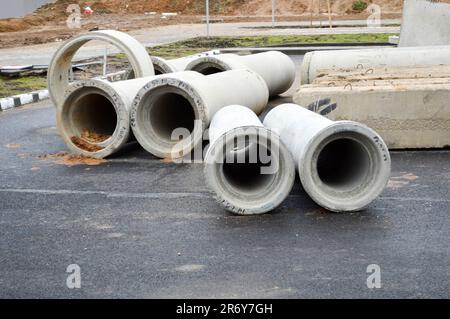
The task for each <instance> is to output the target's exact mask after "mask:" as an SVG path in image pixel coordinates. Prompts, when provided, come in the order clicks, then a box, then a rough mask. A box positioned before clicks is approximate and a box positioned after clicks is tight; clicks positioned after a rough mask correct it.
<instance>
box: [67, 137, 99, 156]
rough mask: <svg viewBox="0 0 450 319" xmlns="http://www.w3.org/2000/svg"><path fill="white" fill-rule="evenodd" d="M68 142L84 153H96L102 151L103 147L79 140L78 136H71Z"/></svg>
mask: <svg viewBox="0 0 450 319" xmlns="http://www.w3.org/2000/svg"><path fill="white" fill-rule="evenodd" d="M70 140H71V141H72V143H73V144H75V145H76V146H77V147H78V148H80V149H82V150H85V151H88V152H98V151H101V150H102V149H103V147H101V146H99V145H96V144H91V143H89V142H88V141H86V140H84V139H83V138H80V137H78V136H72V137H71V138H70Z"/></svg>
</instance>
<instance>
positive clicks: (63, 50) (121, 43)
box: [48, 30, 155, 108]
mask: <svg viewBox="0 0 450 319" xmlns="http://www.w3.org/2000/svg"><path fill="white" fill-rule="evenodd" d="M92 40H96V41H103V42H106V43H108V44H112V45H114V46H116V47H117V48H118V49H120V50H121V51H122V52H123V53H125V55H126V56H127V58H128V60H129V62H130V64H131V67H132V69H133V74H134V75H135V77H137V78H141V77H146V76H152V75H154V74H155V71H154V69H153V64H152V60H151V58H150V56H149V54H148V53H147V50H146V49H145V47H144V46H143V45H142V44H141V43H139V42H138V41H137V40H136V39H134V38H133V37H131V36H129V35H128V34H126V33H123V32H120V31H115V30H101V31H94V32H88V33H84V34H81V35H78V36H76V37H74V38H71V39H69V40H67V41H66V42H64V44H63V45H61V47H60V48H59V49H58V50H57V51H56V53H55V54H54V56H53V58H52V61H51V62H50V65H49V69H48V90H49V95H50V98H51V100H52V102H53V104H54V105H55V106H56V107H57V108H59V107H60V106H61V105H62V104H63V102H64V96H65V93H64V92H65V90H66V88H67V87H68V85H69V71H70V68H71V67H72V59H73V57H74V56H75V54H76V53H77V51H78V50H79V49H80V48H81V47H82V46H83V45H84V44H86V43H87V42H89V41H92Z"/></svg>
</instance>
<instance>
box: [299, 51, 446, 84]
mask: <svg viewBox="0 0 450 319" xmlns="http://www.w3.org/2000/svg"><path fill="white" fill-rule="evenodd" d="M439 64H450V46H448V45H446V46H424V47H405V48H381V49H364V50H336V51H314V52H309V53H307V54H306V55H305V57H304V58H303V62H302V66H301V83H302V84H309V83H312V82H313V81H314V79H315V78H316V77H317V75H318V74H319V72H320V71H321V70H332V69H356V68H358V67H360V68H365V69H366V68H375V67H384V66H393V67H403V66H404V67H417V66H427V65H439Z"/></svg>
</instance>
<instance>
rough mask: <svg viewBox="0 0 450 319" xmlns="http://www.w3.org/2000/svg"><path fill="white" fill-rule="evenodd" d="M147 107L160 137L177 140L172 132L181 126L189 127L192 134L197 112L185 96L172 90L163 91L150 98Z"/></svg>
mask: <svg viewBox="0 0 450 319" xmlns="http://www.w3.org/2000/svg"><path fill="white" fill-rule="evenodd" d="M147 107H148V118H149V119H150V123H151V126H152V129H153V131H154V133H155V134H156V135H157V136H158V137H159V138H160V139H162V140H165V141H166V142H169V143H170V142H176V141H177V140H176V139H175V140H174V139H173V138H172V137H173V136H172V134H173V133H174V131H175V130H176V129H179V128H184V129H187V130H188V131H189V132H190V134H192V132H193V130H194V125H195V112H194V109H193V107H192V105H191V103H190V102H189V101H188V100H187V99H186V98H185V97H184V96H182V95H180V94H177V93H172V92H169V93H167V92H166V93H163V92H161V93H159V94H155V95H154V96H153V98H151V99H150V100H149V102H148V105H147ZM174 137H175V136H174ZM180 137H181V136H180ZM184 138H186V136H184ZM179 140H181V138H179Z"/></svg>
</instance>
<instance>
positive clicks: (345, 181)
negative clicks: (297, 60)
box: [48, 31, 390, 215]
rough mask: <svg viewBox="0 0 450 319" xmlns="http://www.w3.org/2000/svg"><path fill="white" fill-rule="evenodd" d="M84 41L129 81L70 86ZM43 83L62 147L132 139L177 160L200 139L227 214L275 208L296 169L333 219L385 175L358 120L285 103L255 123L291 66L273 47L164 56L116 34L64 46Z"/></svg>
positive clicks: (379, 144) (372, 193) (381, 156)
mask: <svg viewBox="0 0 450 319" xmlns="http://www.w3.org/2000/svg"><path fill="white" fill-rule="evenodd" d="M90 40H102V41H106V42H108V43H112V44H114V45H116V46H117V47H118V48H119V49H121V50H122V51H123V52H125V54H126V55H127V57H128V58H129V60H130V62H131V66H132V68H133V73H134V76H135V78H134V79H130V80H126V81H119V82H113V83H110V82H108V81H105V80H101V79H89V80H83V81H75V82H73V83H69V80H68V73H69V72H68V71H69V68H70V67H71V66H70V65H71V60H72V58H73V56H74V55H75V53H76V52H77V50H78V49H79V48H80V47H81V46H82V45H83V44H85V43H86V42H88V41H90ZM162 62H164V63H165V64H166V67H165V69H164V68H162V67H161V65H162ZM157 65H159V66H157ZM158 68H160V69H159V71H157V73H158V74H155V70H158ZM182 68H184V69H185V71H182V70H181V69H182ZM161 70H162V71H161ZM172 71H175V72H174V73H170V72H172ZM48 77H49V80H48V82H49V91H50V96H51V98H52V100H53V102H54V104H55V106H56V108H57V126H58V129H59V132H60V134H61V136H62V138H63V140H64V142H65V143H66V144H67V146H68V147H69V149H70V150H71V151H73V152H75V153H77V154H82V155H84V156H89V157H95V158H104V157H107V156H109V155H111V154H113V153H115V152H116V151H118V150H119V149H121V148H122V147H123V146H124V145H125V144H126V143H127V142H128V141H129V140H130V139H131V138H133V137H134V138H135V139H136V140H137V142H139V144H140V145H141V146H142V147H143V148H144V149H145V150H147V151H148V152H150V153H151V154H153V155H155V156H157V157H160V158H171V159H176V158H181V157H184V156H186V155H189V154H190V153H192V151H193V150H195V149H196V148H197V147H202V142H203V140H204V139H209V141H210V144H209V147H208V149H207V152H206V154H205V164H204V165H205V170H204V171H205V177H206V181H207V184H208V185H209V186H210V187H211V189H212V191H213V192H214V193H215V194H216V197H217V199H218V201H219V202H220V203H221V204H222V205H223V206H224V207H225V208H226V209H227V210H229V211H231V212H233V213H236V214H241V215H249V214H250V215H252V214H262V213H266V212H269V211H272V210H273V209H275V208H276V207H277V206H278V205H280V204H281V203H282V202H283V201H284V200H285V199H286V197H287V196H288V195H289V193H290V192H291V189H292V186H293V184H294V179H295V168H296V167H297V170H298V172H299V175H300V179H301V182H302V184H303V188H304V189H305V190H306V192H307V193H308V194H309V195H310V196H311V198H312V199H313V200H314V201H316V202H317V203H318V204H319V205H321V206H323V207H324V208H326V209H328V210H330V211H336V212H340V211H357V210H361V209H363V208H364V207H366V206H367V205H369V204H370V202H372V201H373V200H374V199H375V198H376V197H377V196H378V195H379V194H380V193H381V191H382V190H383V188H384V186H385V185H386V183H387V179H388V177H389V170H390V157H389V153H388V150H387V147H386V145H385V144H384V142H383V140H382V139H381V137H380V136H379V135H378V134H377V133H376V132H374V131H373V130H371V129H369V128H367V127H365V126H364V125H360V124H358V123H354V122H346V121H343V122H332V121H330V120H327V119H326V118H323V117H322V116H320V115H317V114H315V113H313V112H310V111H307V110H304V109H303V108H301V107H299V106H298V105H293V104H288V105H281V106H279V107H277V108H275V109H273V110H272V111H271V112H269V114H268V115H267V116H266V119H265V121H264V124H263V123H262V122H261V121H260V120H259V118H258V116H257V115H258V114H260V113H262V111H263V110H264V109H265V107H266V106H267V104H268V100H269V97H270V96H273V95H277V94H281V93H283V92H285V91H286V90H287V89H289V88H290V86H291V85H292V84H293V82H294V79H295V66H294V63H293V62H292V60H291V59H290V58H289V57H288V56H286V55H284V54H282V53H280V52H266V53H260V54H255V55H249V56H244V57H243V56H238V55H229V54H226V55H213V56H210V55H208V56H197V57H195V58H194V57H188V58H185V59H179V60H176V61H163V60H161V59H159V60H158V59H155V58H151V57H150V56H149V55H148V54H147V52H146V50H145V48H144V47H143V46H142V45H140V44H139V43H138V42H137V41H136V40H134V39H133V38H131V37H130V36H128V35H126V34H123V33H120V32H117V31H96V32H91V33H88V34H84V35H81V36H78V37H75V38H73V39H70V40H68V41H67V42H66V43H64V44H63V45H62V46H61V48H60V49H59V50H58V51H57V52H56V54H55V56H54V58H53V60H52V63H51V66H50V69H49V75H48ZM208 128H210V129H209V132H208ZM205 133H206V134H205Z"/></svg>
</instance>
